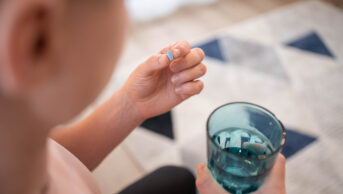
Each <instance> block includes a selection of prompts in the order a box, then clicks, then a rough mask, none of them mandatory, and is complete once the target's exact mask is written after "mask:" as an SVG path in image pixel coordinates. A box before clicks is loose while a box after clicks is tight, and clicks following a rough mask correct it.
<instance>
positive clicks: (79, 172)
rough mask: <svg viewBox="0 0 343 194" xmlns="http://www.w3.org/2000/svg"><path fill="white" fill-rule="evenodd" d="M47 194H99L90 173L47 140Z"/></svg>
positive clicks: (54, 143) (55, 143) (63, 149)
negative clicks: (48, 179) (48, 178)
mask: <svg viewBox="0 0 343 194" xmlns="http://www.w3.org/2000/svg"><path fill="white" fill-rule="evenodd" d="M48 173H49V177H50V181H49V188H48V192H47V193H48V194H69V193H72V194H74V193H75V194H78V193H80V194H97V193H101V191H100V189H99V187H98V186H97V183H96V181H95V179H94V178H93V175H92V173H91V172H90V171H89V170H88V168H87V167H86V166H85V165H83V163H82V162H81V161H80V160H79V159H78V158H76V157H75V156H74V155H73V154H72V153H70V152H69V151H68V150H67V149H65V148H64V147H63V146H61V145H60V144H58V143H57V142H55V141H54V140H52V139H49V140H48Z"/></svg>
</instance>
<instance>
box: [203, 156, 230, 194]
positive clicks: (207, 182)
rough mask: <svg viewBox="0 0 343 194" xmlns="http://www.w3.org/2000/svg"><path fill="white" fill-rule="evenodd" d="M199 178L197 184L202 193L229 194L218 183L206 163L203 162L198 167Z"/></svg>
mask: <svg viewBox="0 0 343 194" xmlns="http://www.w3.org/2000/svg"><path fill="white" fill-rule="evenodd" d="M197 174H198V178H197V180H196V185H197V187H198V189H199V191H200V193H201V194H213V193H216V194H228V192H226V191H225V190H224V189H223V188H222V187H221V186H220V185H219V184H218V183H217V181H215V180H214V179H213V177H212V175H211V172H210V171H209V170H208V168H207V167H206V165H205V164H203V163H201V164H199V165H198V167H197Z"/></svg>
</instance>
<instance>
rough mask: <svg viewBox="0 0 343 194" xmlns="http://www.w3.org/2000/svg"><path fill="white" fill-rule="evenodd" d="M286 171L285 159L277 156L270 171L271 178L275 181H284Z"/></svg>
mask: <svg viewBox="0 0 343 194" xmlns="http://www.w3.org/2000/svg"><path fill="white" fill-rule="evenodd" d="M285 171H286V158H285V156H283V155H282V154H279V155H278V157H277V158H276V161H275V164H274V166H273V169H272V172H271V174H272V176H273V177H274V178H277V179H281V180H284V179H285V174H286V173H285Z"/></svg>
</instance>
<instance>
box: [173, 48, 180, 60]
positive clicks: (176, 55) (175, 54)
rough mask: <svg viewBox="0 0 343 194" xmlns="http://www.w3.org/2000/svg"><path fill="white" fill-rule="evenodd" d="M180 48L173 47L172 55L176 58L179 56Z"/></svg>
mask: <svg viewBox="0 0 343 194" xmlns="http://www.w3.org/2000/svg"><path fill="white" fill-rule="evenodd" d="M180 53H181V52H180V49H174V57H175V58H178V57H179V56H180Z"/></svg>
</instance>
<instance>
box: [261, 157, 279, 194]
mask: <svg viewBox="0 0 343 194" xmlns="http://www.w3.org/2000/svg"><path fill="white" fill-rule="evenodd" d="M285 165H286V159H285V157H284V156H283V155H282V154H279V155H278V157H277V158H276V161H275V164H274V166H273V168H272V170H271V172H270V174H269V176H268V177H267V178H266V180H265V181H264V183H263V184H262V186H261V187H260V188H259V189H258V191H257V192H255V194H262V193H275V194H285V193H286V186H285V175H286V173H285V169H286V168H285Z"/></svg>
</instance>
